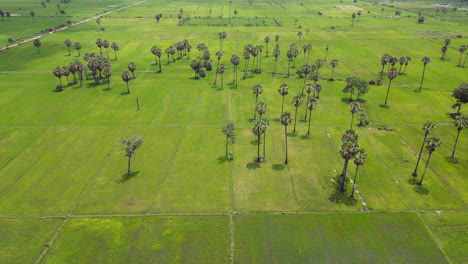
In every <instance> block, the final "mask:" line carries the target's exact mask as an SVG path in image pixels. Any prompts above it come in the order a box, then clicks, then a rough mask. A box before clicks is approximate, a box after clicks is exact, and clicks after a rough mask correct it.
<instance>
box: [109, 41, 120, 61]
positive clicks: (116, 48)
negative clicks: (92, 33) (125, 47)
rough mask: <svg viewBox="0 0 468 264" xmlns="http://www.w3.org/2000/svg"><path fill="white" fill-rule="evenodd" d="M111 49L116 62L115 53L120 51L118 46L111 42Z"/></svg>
mask: <svg viewBox="0 0 468 264" xmlns="http://www.w3.org/2000/svg"><path fill="white" fill-rule="evenodd" d="M111 48H112V49H113V50H114V57H115V60H117V51H119V49H120V47H119V44H117V43H115V42H112V44H111Z"/></svg>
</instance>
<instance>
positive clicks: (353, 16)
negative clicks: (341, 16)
mask: <svg viewBox="0 0 468 264" xmlns="http://www.w3.org/2000/svg"><path fill="white" fill-rule="evenodd" d="M351 18H353V23H352V24H351V26H354V19H355V18H356V13H353V14H352V15H351Z"/></svg>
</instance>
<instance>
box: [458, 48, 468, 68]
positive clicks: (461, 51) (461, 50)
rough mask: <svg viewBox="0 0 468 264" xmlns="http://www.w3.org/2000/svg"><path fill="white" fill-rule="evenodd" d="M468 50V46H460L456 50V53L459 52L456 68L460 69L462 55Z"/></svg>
mask: <svg viewBox="0 0 468 264" xmlns="http://www.w3.org/2000/svg"><path fill="white" fill-rule="evenodd" d="M467 49H468V45H461V46H460V47H459V48H458V51H459V52H460V59H458V67H461V66H462V65H461V59H462V56H463V53H464V52H465V51H466V50H467Z"/></svg>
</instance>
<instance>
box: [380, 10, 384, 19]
mask: <svg viewBox="0 0 468 264" xmlns="http://www.w3.org/2000/svg"><path fill="white" fill-rule="evenodd" d="M384 10H385V9H384V8H383V7H382V8H381V9H380V11H381V12H382V14H381V15H380V19H382V17H383V11H384Z"/></svg>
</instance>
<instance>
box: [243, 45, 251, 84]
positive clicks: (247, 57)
mask: <svg viewBox="0 0 468 264" xmlns="http://www.w3.org/2000/svg"><path fill="white" fill-rule="evenodd" d="M243 55H244V60H245V64H244V80H245V78H246V74H247V66H248V65H249V60H250V52H249V51H247V50H246V51H244V54H243Z"/></svg>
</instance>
